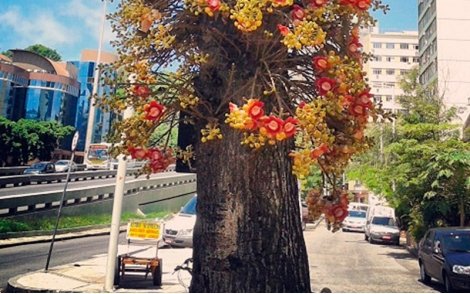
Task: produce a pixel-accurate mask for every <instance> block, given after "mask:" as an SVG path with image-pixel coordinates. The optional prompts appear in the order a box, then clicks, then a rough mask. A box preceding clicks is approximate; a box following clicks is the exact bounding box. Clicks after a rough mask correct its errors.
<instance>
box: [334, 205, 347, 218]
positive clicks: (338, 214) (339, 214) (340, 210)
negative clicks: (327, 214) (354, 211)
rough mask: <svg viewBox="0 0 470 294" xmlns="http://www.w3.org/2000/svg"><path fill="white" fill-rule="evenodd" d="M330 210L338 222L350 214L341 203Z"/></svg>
mask: <svg viewBox="0 0 470 294" xmlns="http://www.w3.org/2000/svg"><path fill="white" fill-rule="evenodd" d="M330 211H331V214H332V215H333V216H334V217H335V219H336V221H338V222H342V221H343V220H344V219H345V218H346V216H348V210H347V209H346V208H344V207H343V206H341V205H335V206H333V207H332V208H331V209H330Z"/></svg>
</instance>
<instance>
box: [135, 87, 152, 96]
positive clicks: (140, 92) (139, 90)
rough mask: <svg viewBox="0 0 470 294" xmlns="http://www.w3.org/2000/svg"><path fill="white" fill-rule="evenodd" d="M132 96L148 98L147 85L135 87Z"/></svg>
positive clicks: (148, 90)
mask: <svg viewBox="0 0 470 294" xmlns="http://www.w3.org/2000/svg"><path fill="white" fill-rule="evenodd" d="M134 94H135V95H137V96H139V97H142V98H147V97H148V96H150V89H149V87H148V86H147V85H135V86H134Z"/></svg>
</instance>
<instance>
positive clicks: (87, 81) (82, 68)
mask: <svg viewBox="0 0 470 294" xmlns="http://www.w3.org/2000/svg"><path fill="white" fill-rule="evenodd" d="M70 63H72V64H73V65H75V66H76V67H77V68H78V77H77V80H78V81H79V82H80V96H79V97H78V102H77V113H76V118H75V128H76V129H77V130H78V131H79V132H80V134H81V135H80V138H79V140H78V143H77V150H80V151H83V150H84V149H85V139H86V136H85V134H86V130H87V125H88V112H89V107H90V105H89V101H90V97H91V94H92V92H93V80H94V73H95V62H90V61H85V62H84V61H72V62H70ZM97 92H98V95H99V96H101V95H103V94H109V93H110V88H109V87H108V86H106V87H103V86H99V87H98V91H97ZM113 119H114V115H112V114H110V113H105V112H103V111H102V110H101V109H100V108H98V107H97V108H95V120H94V127H93V137H92V139H91V142H92V143H100V142H106V135H107V134H108V132H109V129H110V127H111V123H112V121H113Z"/></svg>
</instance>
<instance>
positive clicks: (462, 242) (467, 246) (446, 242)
mask: <svg viewBox="0 0 470 294" xmlns="http://www.w3.org/2000/svg"><path fill="white" fill-rule="evenodd" d="M441 243H442V244H441V246H442V249H443V250H444V251H452V252H470V232H453V233H449V234H446V235H443V236H442V237H441Z"/></svg>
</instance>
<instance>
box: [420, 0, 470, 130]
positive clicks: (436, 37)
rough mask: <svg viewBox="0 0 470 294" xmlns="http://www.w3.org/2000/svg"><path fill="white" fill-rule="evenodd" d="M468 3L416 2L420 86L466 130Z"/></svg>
mask: <svg viewBox="0 0 470 294" xmlns="http://www.w3.org/2000/svg"><path fill="white" fill-rule="evenodd" d="M469 11H470V0H418V31H419V56H420V82H421V84H423V85H429V84H430V83H432V82H433V81H435V80H436V79H437V83H436V89H435V90H436V91H437V93H438V94H439V95H441V96H442V97H443V99H444V103H445V104H446V105H447V106H452V107H455V108H456V109H457V114H458V116H459V120H458V121H457V123H459V124H461V125H464V126H467V127H468V126H470V117H469V115H470V14H469Z"/></svg>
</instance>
